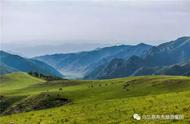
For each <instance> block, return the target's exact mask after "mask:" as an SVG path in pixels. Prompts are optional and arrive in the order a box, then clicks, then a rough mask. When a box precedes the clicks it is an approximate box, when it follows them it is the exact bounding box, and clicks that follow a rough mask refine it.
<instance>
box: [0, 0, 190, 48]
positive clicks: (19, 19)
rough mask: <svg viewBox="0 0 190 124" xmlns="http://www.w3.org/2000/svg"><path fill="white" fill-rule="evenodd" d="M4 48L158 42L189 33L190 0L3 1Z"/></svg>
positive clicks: (2, 35) (2, 30) (1, 13)
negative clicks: (65, 44)
mask: <svg viewBox="0 0 190 124" xmlns="http://www.w3.org/2000/svg"><path fill="white" fill-rule="evenodd" d="M0 1H1V3H0V4H1V5H0V17H1V25H0V26H1V30H0V31H1V32H0V33H1V34H0V36H1V42H3V43H6V44H26V43H27V44H28V45H39V44H41V45H42V44H49V45H51V44H57V45H59V44H64V43H71V42H72V43H79V44H80V43H86V42H88V43H100V44H101V43H104V44H117V43H125V44H137V43H140V42H145V43H148V44H159V43H161V42H164V41H169V40H174V39H176V38H177V37H180V36H185V35H186V36H187V35H188V36H189V35H190V0H115V1H114V0H0Z"/></svg>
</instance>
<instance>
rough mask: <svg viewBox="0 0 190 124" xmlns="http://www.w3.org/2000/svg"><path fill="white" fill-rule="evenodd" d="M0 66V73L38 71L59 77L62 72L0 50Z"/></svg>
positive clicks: (42, 63) (36, 61)
mask: <svg viewBox="0 0 190 124" xmlns="http://www.w3.org/2000/svg"><path fill="white" fill-rule="evenodd" d="M0 68H1V74H5V73H10V72H15V71H22V72H38V73H42V74H44V75H52V76H58V77H61V76H62V74H61V73H60V72H58V71H57V70H56V69H54V68H53V67H51V66H50V65H48V64H46V63H44V62H41V61H38V60H34V59H27V58H23V57H21V56H18V55H13V54H10V53H7V52H4V51H0Z"/></svg>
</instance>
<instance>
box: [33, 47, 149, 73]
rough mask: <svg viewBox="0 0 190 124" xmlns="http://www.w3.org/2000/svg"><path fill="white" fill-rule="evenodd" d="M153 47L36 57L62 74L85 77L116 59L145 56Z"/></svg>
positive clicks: (116, 48)
mask: <svg viewBox="0 0 190 124" xmlns="http://www.w3.org/2000/svg"><path fill="white" fill-rule="evenodd" d="M151 47H152V46H150V45H146V44H138V45H136V46H131V45H120V46H112V47H105V48H101V49H96V50H93V51H87V52H80V53H71V54H54V55H45V56H39V57H35V59H37V60H40V61H43V62H47V63H48V64H49V65H51V66H53V67H55V68H56V69H58V70H60V71H62V72H72V73H80V74H83V75H84V74H86V73H89V72H91V71H93V70H94V69H95V68H96V67H98V66H100V65H103V64H105V63H108V62H110V61H111V60H112V59H113V58H116V57H117V58H123V59H128V58H130V57H131V56H133V55H136V56H144V55H146V52H147V51H148V50H149V49H150V48H151Z"/></svg>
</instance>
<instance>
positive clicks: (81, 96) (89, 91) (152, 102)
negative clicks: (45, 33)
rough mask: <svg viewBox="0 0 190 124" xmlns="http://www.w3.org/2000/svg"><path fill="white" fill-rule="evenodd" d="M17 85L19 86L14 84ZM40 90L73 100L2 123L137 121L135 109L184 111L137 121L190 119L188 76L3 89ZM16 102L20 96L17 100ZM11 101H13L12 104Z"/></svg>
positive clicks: (18, 93) (16, 93)
mask: <svg viewBox="0 0 190 124" xmlns="http://www.w3.org/2000/svg"><path fill="white" fill-rule="evenodd" d="M17 88H18V87H17ZM41 92H46V93H50V94H61V95H62V96H64V97H65V98H68V99H71V100H72V103H71V104H68V105H64V106H61V107H55V108H51V109H45V110H39V111H31V112H26V113H19V114H13V115H8V116H2V117H0V122H1V123H2V124H7V123H10V122H14V123H15V124H63V123H69V124H72V123H73V124H78V123H79V124H89V123H90V124H109V123H112V124H118V123H123V124H126V123H131V124H133V123H137V121H136V120H134V119H133V118H132V115H133V114H134V113H138V114H140V115H146V114H147V115H151V114H154V115H156V114H159V115H162V114H169V115H171V114H183V115H184V117H185V118H184V119H183V120H179V121H177V120H141V121H138V123H139V122H140V123H144V124H147V123H148V124H157V123H167V124H170V123H179V124H183V123H184V124H186V123H187V124H189V123H190V78H189V77H182V76H145V77H129V78H120V79H112V80H97V81H95V80H93V81H75V80H71V81H66V80H63V81H53V82H46V83H45V82H43V83H42V82H41V81H40V82H39V83H37V82H35V83H34V84H30V85H28V86H27V87H21V88H20V89H14V88H12V90H9V91H7V90H4V91H3V92H1V94H2V95H4V96H7V97H8V98H10V99H11V98H12V97H19V98H22V97H29V96H33V95H36V94H39V93H41ZM17 102H19V100H18V101H17ZM13 105H14V104H13Z"/></svg>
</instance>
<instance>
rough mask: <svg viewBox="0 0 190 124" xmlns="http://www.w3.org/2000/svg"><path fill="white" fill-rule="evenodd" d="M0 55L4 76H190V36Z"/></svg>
mask: <svg viewBox="0 0 190 124" xmlns="http://www.w3.org/2000/svg"><path fill="white" fill-rule="evenodd" d="M0 55H1V62H0V69H1V74H4V73H10V72H15V71H24V72H30V71H35V72H39V73H42V74H45V75H53V76H59V77H60V76H62V74H63V75H64V76H65V78H67V77H66V75H67V74H70V75H74V76H75V78H83V79H105V78H119V77H127V76H141V75H189V74H190V37H180V38H178V39H176V40H174V41H169V42H166V43H163V44H160V45H158V46H152V45H147V44H144V43H140V44H137V45H119V46H111V47H104V48H98V49H95V50H91V51H83V52H77V53H66V54H62V53H60V54H52V55H44V56H37V57H34V58H30V59H28V58H24V57H21V56H18V55H13V54H10V53H7V52H4V51H1V52H0ZM61 73H62V74H61Z"/></svg>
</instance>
